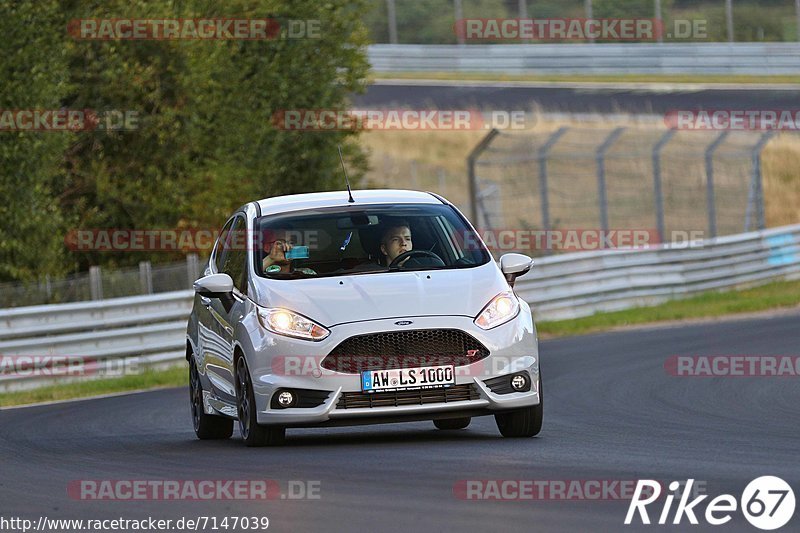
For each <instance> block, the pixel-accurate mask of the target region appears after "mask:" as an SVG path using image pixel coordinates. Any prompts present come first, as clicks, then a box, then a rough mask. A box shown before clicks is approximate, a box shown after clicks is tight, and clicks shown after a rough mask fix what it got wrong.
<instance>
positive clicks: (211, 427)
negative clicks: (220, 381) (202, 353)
mask: <svg viewBox="0 0 800 533" xmlns="http://www.w3.org/2000/svg"><path fill="white" fill-rule="evenodd" d="M190 358H191V360H190V361H189V401H190V406H191V412H192V423H193V425H194V432H195V434H196V435H197V438H198V439H200V440H217V439H227V438H230V436H231V435H233V420H231V419H230V418H225V417H222V416H215V415H209V414H206V412H205V409H204V404H203V384H202V383H201V382H200V374H199V372H198V371H197V366H195V363H194V357H193V356H190Z"/></svg>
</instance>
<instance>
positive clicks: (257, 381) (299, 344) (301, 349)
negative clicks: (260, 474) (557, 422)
mask: <svg viewBox="0 0 800 533" xmlns="http://www.w3.org/2000/svg"><path fill="white" fill-rule="evenodd" d="M403 320H406V318H405V317H404V319H403ZM407 320H410V321H412V322H413V327H410V326H398V325H396V324H395V322H397V321H398V319H396V318H393V319H387V320H374V321H369V322H359V323H352V324H342V325H339V326H336V327H333V328H331V335H330V336H329V337H328V338H327V339H325V340H324V341H322V342H319V343H311V342H308V341H302V340H294V339H288V338H286V337H281V336H277V335H272V334H270V333H268V332H264V331H262V332H261V333H260V337H259V338H258V339H257V341H258V343H257V344H256V345H255V346H254V348H253V353H251V354H247V358H248V363H249V365H250V369H251V373H252V382H253V392H254V394H255V399H256V406H257V419H258V423H259V424H265V425H282V426H295V427H298V426H316V425H320V426H325V425H340V424H341V425H345V424H362V423H375V422H393V421H403V420H424V419H434V418H446V417H448V416H451V417H453V416H458V415H459V414H461V416H477V415H479V414H492V413H494V412H497V411H503V410H507V409H516V408H520V407H528V406H533V405H537V404H538V403H539V402H540V396H539V353H538V343H537V339H536V331H535V329H534V326H533V321H532V319H531V316H530V309H529V308H528V306H527V305H524V306H523V308H522V309H521V310H520V314H519V315H518V316H517V317H516V318H515V319H513V320H511V321H509V322H508V323H506V324H503V325H501V326H498V327H496V328H493V329H491V330H488V331H485V330H481V329H480V328H478V327H477V326H475V324H474V323H473V321H472V319H471V318H469V317H409V318H408V319H407ZM441 328H451V329H461V330H463V331H465V332H467V333H469V334H470V335H472V336H473V337H475V338H476V339H477V340H478V341H480V342H481V343H482V344H483V345H484V346H486V348H488V349H489V351H490V355H489V356H488V357H486V358H484V359H482V360H480V361H478V362H476V363H474V364H470V365H464V366H459V367H456V385H457V386H471V388H472V394H471V395H470V397H471V398H472V399H464V400H457V401H446V402H445V401H441V402H435V403H419V404H414V405H393V406H388V407H355V408H353V407H348V408H343V405H342V404H341V403H340V400H341V398H342V396H343V395H344V394H345V393H360V392H361V379H360V375H359V374H349V373H347V374H346V373H340V372H336V371H332V370H326V369H323V368H322V367H321V366H320V363H321V361H322V359H324V357H325V355H327V354H328V353H329V352H330V351H331V350H333V348H334V347H336V346H337V345H338V344H339V343H340V342H342V341H344V340H345V339H347V338H349V337H352V336H355V335H364V334H369V333H378V332H385V331H403V330H407V329H441ZM517 372H527V374H528V375H529V377H530V380H531V389H530V390H529V391H527V392H514V393H507V394H496V393H494V392H492V390H491V389H490V388H489V387H488V386H487V385H486V384H485V383H484V382H485V381H486V380H488V379H491V378H495V377H498V376H503V375H507V374H512V373H517ZM283 388H288V389H306V390H308V389H311V390H317V391H319V390H323V391H329V395H328V397H327V399H325V400H324V402H323V403H322V404H321V405H318V406H316V407H304V408H287V409H278V408H273V407H271V405H270V403H271V398H272V396H273V394H274V393H275V391H277V390H278V389H283ZM461 388H463V387H461ZM373 394H374V395H382V394H390V393H382V392H377V393H373ZM462 413H463V414H462Z"/></svg>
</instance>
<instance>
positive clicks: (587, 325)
mask: <svg viewBox="0 0 800 533" xmlns="http://www.w3.org/2000/svg"><path fill="white" fill-rule="evenodd" d="M798 304H800V281H780V282H774V283H770V284H767V285H762V286H760V287H755V288H752V289H746V290H742V291H730V292H707V293H703V294H699V295H697V296H694V297H692V298H687V299H685V300H675V301H671V302H667V303H664V304H661V305H656V306H653V307H639V308H636V309H628V310H625V311H617V312H613V313H598V314H595V315H592V316H588V317H585V318H577V319H572V320H558V321H552V322H538V323H537V328H538V330H539V333H540V335H541V336H542V337H544V338H553V337H564V336H569V335H581V334H584V333H595V332H600V331H607V330H611V329H616V328H622V327H625V326H633V325H644V324H657V323H659V322H665V321H674V320H687V319H695V318H713V317H722V316H728V315H736V314H740V313H750V312H755V311H764V310H768V309H780V308H790V307H796V306H797V305H798ZM187 374H188V373H187V371H186V367H185V366H183V365H181V366H178V367H175V368H171V369H169V370H163V371H150V370H148V371H145V372H144V373H142V374H139V375H135V376H125V377H122V378H115V379H98V380H92V381H84V382H76V383H69V384H64V385H53V386H48V387H44V388H41V389H34V390H29V391H20V392H7V393H0V407H8V406H12V405H25V404H30V403H39V402H50V401H55V400H67V399H73V398H82V397H86V396H96V395H100V394H110V393H116V392H125V391H132V390H142V389H154V388H162V387H180V386H187V385H188V378H187Z"/></svg>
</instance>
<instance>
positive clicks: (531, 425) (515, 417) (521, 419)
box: [494, 372, 544, 438]
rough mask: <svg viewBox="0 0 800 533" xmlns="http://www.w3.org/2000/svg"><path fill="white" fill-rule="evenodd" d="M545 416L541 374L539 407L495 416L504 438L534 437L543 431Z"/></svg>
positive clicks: (540, 375) (525, 408) (535, 406)
mask: <svg viewBox="0 0 800 533" xmlns="http://www.w3.org/2000/svg"><path fill="white" fill-rule="evenodd" d="M543 414H544V393H543V392H542V374H541V372H540V373H539V405H534V406H531V407H524V408H522V409H515V410H513V411H509V412H507V413H498V414H496V415H494V420H495V422H497V429H499V430H500V434H501V435H503V436H504V437H510V438H520V437H534V436H536V435H538V434H539V432H540V431H541V430H542V418H543V416H542V415H543Z"/></svg>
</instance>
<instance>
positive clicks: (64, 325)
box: [0, 225, 800, 391]
mask: <svg viewBox="0 0 800 533" xmlns="http://www.w3.org/2000/svg"><path fill="white" fill-rule="evenodd" d="M796 278H800V225H794V226H785V227H781V228H773V229H769V230H765V231H758V232H751V233H745V234H740V235H732V236H726V237H720V238H717V239H713V240H710V241H705V242H699V243H692V244H688V245H685V246H682V247H678V246H674V245H670V246H667V245H665V246H659V247H656V248H652V249H646V250H627V251H626V250H608V251H599V252H583V253H572V254H565V255H557V256H551V257H546V258H543V259H541V260H536V263H535V266H534V268H533V269H532V270H531V272H530V273H529V274H527V275H525V276H523V277H522V278H520V279H519V280H518V281H517V283H516V286H515V290H516V291H517V293H518V294H519V295H520V296H521V297H522V298H524V299H525V300H526V301H527V302H529V303H530V304H531V306H532V308H533V310H534V314H535V316H536V318H537V319H539V320H555V319H562V318H573V317H580V316H586V315H590V314H592V313H595V312H598V311H613V310H619V309H627V308H631V307H636V306H643V305H652V304H656V303H659V302H663V301H666V300H669V299H674V298H680V297H684V296H687V295H690V294H692V293H697V292H701V291H708V290H716V289H723V288H730V287H740V286H748V285H756V284H759V283H763V282H766V281H770V280H775V279H796ZM191 304H192V292H191V291H180V292H172V293H163V294H157V295H151V296H137V297H130V298H117V299H112V300H101V301H93V302H80V303H72V304H60V305H44V306H35V307H19V308H13V309H6V310H0V326H1V327H2V329H0V355H2V356H8V355H11V356H19V355H63V356H83V357H89V358H92V359H96V360H113V359H124V360H125V361H133V362H135V363H136V364H137V366H138V368H144V367H148V366H159V367H160V366H166V365H173V364H178V363H180V362H181V361H182V360H183V357H184V353H185V352H184V350H185V345H186V341H185V333H186V320H187V317H188V314H189V312H190V310H191ZM64 379H72V378H60V377H52V376H49V377H48V376H36V377H32V376H20V375H15V374H13V373H12V374H9V373H6V374H3V373H2V369H0V391H6V390H15V389H23V388H32V387H36V386H40V385H44V384H49V383H52V382H55V381H63V380H64Z"/></svg>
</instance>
